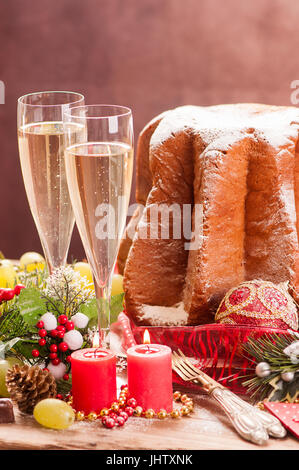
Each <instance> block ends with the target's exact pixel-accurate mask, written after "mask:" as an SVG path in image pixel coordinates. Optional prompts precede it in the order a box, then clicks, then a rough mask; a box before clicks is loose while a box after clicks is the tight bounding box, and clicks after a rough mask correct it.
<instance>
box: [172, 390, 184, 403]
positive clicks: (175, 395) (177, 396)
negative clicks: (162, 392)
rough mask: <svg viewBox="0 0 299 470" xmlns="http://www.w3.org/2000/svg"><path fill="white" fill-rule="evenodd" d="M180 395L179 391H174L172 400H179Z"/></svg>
mask: <svg viewBox="0 0 299 470" xmlns="http://www.w3.org/2000/svg"><path fill="white" fill-rule="evenodd" d="M181 396H182V394H181V392H174V394H173V399H174V401H179V400H180V399H181Z"/></svg>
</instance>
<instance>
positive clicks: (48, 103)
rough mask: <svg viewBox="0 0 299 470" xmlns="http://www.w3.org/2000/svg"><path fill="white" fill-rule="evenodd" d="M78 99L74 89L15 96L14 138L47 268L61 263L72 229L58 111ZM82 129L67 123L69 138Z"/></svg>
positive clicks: (79, 134)
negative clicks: (16, 128) (16, 104)
mask: <svg viewBox="0 0 299 470" xmlns="http://www.w3.org/2000/svg"><path fill="white" fill-rule="evenodd" d="M82 104H84V97H83V95H81V94H78V93H72V92H62V91H53V92H52V91H51V92H41V93H33V94H29V95H25V96H22V97H21V98H19V100H18V143H19V154H20V161H21V168H22V174H23V179H24V184H25V189H26V193H27V198H28V201H29V206H30V209H31V213H32V215H33V219H34V222H35V225H36V227H37V230H38V233H39V237H40V240H41V244H42V247H43V251H44V255H45V258H46V261H47V266H48V270H49V273H50V274H51V273H52V272H53V270H54V269H55V268H58V267H60V266H63V265H65V263H66V258H67V253H68V250H69V245H70V240H71V236H72V232H73V228H74V222H75V219H74V214H73V210H72V205H71V202H70V198H69V193H68V187H67V182H66V173H65V163H64V149H65V141H64V133H63V111H64V110H65V109H68V108H71V107H72V106H75V105H82ZM83 135H84V128H83V127H82V125H80V124H79V123H73V124H72V126H71V127H70V129H69V139H70V141H71V142H73V143H75V142H78V141H79V140H80V138H82V136H83Z"/></svg>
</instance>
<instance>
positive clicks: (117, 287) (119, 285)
mask: <svg viewBox="0 0 299 470" xmlns="http://www.w3.org/2000/svg"><path fill="white" fill-rule="evenodd" d="M123 291H124V288H123V276H122V275H121V274H113V276H112V288H111V295H118V294H122V293H123Z"/></svg>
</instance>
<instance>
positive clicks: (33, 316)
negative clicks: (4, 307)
mask: <svg viewBox="0 0 299 470" xmlns="http://www.w3.org/2000/svg"><path fill="white" fill-rule="evenodd" d="M18 306H19V309H20V314H21V315H22V317H23V319H24V321H25V322H26V323H27V324H28V325H30V326H34V325H35V324H36V323H37V321H38V320H39V318H40V317H41V315H43V314H44V313H46V312H47V305H46V302H45V300H44V299H43V298H42V296H41V293H40V291H39V290H38V289H36V288H34V287H29V288H27V289H22V290H21V293H20V295H19V299H18Z"/></svg>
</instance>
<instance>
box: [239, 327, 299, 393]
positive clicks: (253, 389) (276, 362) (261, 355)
mask: <svg viewBox="0 0 299 470" xmlns="http://www.w3.org/2000/svg"><path fill="white" fill-rule="evenodd" d="M293 341H294V337H292V336H291V335H278V334H276V333H273V334H271V335H270V334H268V335H264V336H262V337H261V338H259V339H253V338H248V341H247V343H245V344H244V345H243V349H244V352H245V354H244V356H245V357H247V359H248V356H249V358H250V360H252V358H254V359H255V361H256V363H259V362H267V363H268V364H269V366H270V368H271V373H270V374H269V375H268V376H266V377H258V376H257V375H254V376H252V375H250V376H249V375H248V376H247V380H245V381H244V382H243V386H244V387H247V390H248V392H249V393H250V394H251V396H252V397H256V396H259V398H260V399H262V400H263V399H264V398H266V397H268V396H269V395H270V394H271V392H272V391H273V387H274V385H273V384H274V383H276V382H277V380H281V379H280V375H281V373H282V372H294V373H296V372H297V371H298V370H299V364H294V363H293V362H292V361H291V358H290V357H289V356H288V355H287V354H285V353H284V349H285V348H286V347H287V346H289V345H290V344H292V342H293ZM291 383H292V382H291ZM291 383H290V384H291ZM287 387H288V385H287V384H284V389H286V388H287ZM284 394H285V390H284Z"/></svg>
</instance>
